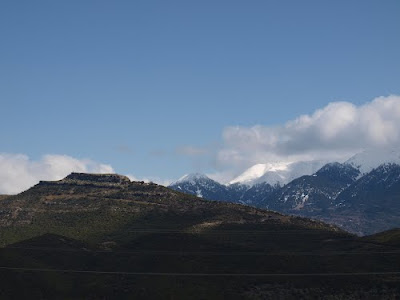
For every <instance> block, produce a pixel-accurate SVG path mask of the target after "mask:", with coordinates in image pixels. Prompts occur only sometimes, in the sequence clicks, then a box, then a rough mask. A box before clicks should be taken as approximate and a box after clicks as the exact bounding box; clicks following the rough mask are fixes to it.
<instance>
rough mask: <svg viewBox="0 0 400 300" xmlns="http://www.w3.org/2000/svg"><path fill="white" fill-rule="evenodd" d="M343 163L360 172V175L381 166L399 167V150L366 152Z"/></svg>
mask: <svg viewBox="0 0 400 300" xmlns="http://www.w3.org/2000/svg"><path fill="white" fill-rule="evenodd" d="M345 163H347V164H350V165H352V166H353V167H355V168H357V169H359V170H360V172H361V173H360V175H363V174H366V173H369V172H371V171H372V170H373V169H375V168H377V167H379V166H380V165H382V164H387V163H392V164H397V165H400V150H399V149H391V150H366V151H363V152H361V153H358V154H356V155H354V156H352V157H351V158H350V159H348V160H347V161H346V162H345Z"/></svg>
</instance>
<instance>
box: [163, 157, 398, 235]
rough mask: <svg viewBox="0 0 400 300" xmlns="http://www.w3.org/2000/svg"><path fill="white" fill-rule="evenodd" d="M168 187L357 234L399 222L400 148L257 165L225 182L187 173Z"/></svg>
mask: <svg viewBox="0 0 400 300" xmlns="http://www.w3.org/2000/svg"><path fill="white" fill-rule="evenodd" d="M289 180H290V181H289ZM170 188H172V189H175V190H179V191H181V192H185V193H189V194H193V195H197V196H200V197H203V198H205V199H211V200H218V201H226V202H233V203H241V204H246V205H251V206H255V207H259V208H267V209H270V210H274V211H278V212H281V213H286V214H292V215H300V216H305V217H310V218H315V219H319V220H323V221H325V222H329V223H332V224H336V225H338V226H341V227H342V228H344V229H346V230H348V231H350V232H353V233H356V234H359V235H365V234H373V233H376V232H379V231H382V230H387V229H390V228H394V227H400V153H399V152H398V151H395V150H391V151H385V152H382V151H364V152H361V153H359V154H356V155H354V156H353V157H351V158H350V159H348V160H347V161H345V162H343V163H339V162H331V163H325V164H323V162H322V161H310V162H298V163H292V164H258V165H255V166H253V167H251V168H249V169H248V170H246V171H245V172H244V173H243V174H242V175H240V176H238V177H237V178H236V179H234V180H232V181H231V182H230V183H229V184H226V185H224V184H221V183H218V182H216V181H214V180H212V179H210V178H208V177H207V176H205V175H202V174H191V175H187V176H184V177H182V178H181V179H180V180H178V181H177V182H175V183H173V184H171V185H170Z"/></svg>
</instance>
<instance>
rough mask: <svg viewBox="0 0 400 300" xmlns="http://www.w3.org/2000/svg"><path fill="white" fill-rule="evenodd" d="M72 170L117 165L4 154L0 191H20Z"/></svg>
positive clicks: (103, 170)
mask: <svg viewBox="0 0 400 300" xmlns="http://www.w3.org/2000/svg"><path fill="white" fill-rule="evenodd" d="M71 172H89V173H90V172H91V173H114V170H113V168H112V167H111V166H110V165H107V164H101V163H98V162H95V161H92V160H90V159H76V158H73V157H70V156H67V155H44V156H43V157H42V158H41V159H40V160H31V159H30V158H29V157H28V156H26V155H23V154H7V153H3V154H1V153H0V194H16V193H19V192H22V191H24V190H26V189H28V188H29V187H31V186H33V185H35V184H36V183H38V182H39V181H40V180H60V179H62V178H64V177H65V176H67V175H68V174H70V173H71Z"/></svg>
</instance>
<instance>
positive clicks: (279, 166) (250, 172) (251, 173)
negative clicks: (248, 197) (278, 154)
mask: <svg viewBox="0 0 400 300" xmlns="http://www.w3.org/2000/svg"><path fill="white" fill-rule="evenodd" d="M289 165H290V163H284V162H278V163H266V164H256V165H254V166H252V167H250V168H249V169H247V170H246V171H244V172H243V173H242V174H240V175H239V176H238V177H236V178H234V179H233V180H231V181H230V182H229V184H235V183H243V184H252V182H253V181H254V180H256V179H258V178H260V177H262V176H263V175H265V174H266V173H267V172H276V173H277V174H279V173H278V172H279V171H286V170H287V169H288V166H289ZM278 177H279V178H280V179H283V178H282V176H281V175H278ZM279 178H278V179H279Z"/></svg>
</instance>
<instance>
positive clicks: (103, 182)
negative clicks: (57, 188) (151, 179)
mask: <svg viewBox="0 0 400 300" xmlns="http://www.w3.org/2000/svg"><path fill="white" fill-rule="evenodd" d="M65 184H67V185H70V184H72V185H86V186H87V185H91V186H99V187H113V186H114V187H116V186H119V187H121V186H128V185H130V184H131V181H130V180H129V178H128V177H126V176H123V175H118V174H92V173H71V174H69V175H68V176H67V177H65V178H64V179H61V180H59V181H40V183H39V186H43V185H46V186H48V185H65Z"/></svg>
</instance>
